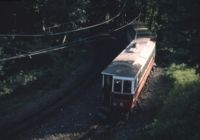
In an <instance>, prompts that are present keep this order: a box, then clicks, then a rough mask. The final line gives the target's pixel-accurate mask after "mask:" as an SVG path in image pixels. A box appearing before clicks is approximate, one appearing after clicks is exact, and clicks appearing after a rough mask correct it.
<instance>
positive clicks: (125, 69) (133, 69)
mask: <svg viewBox="0 0 200 140" xmlns="http://www.w3.org/2000/svg"><path fill="white" fill-rule="evenodd" d="M139 28H140V29H138V30H141V31H142V32H145V31H148V30H147V29H146V28H144V27H139ZM136 32H137V29H136ZM139 32H140V31H139ZM148 32H149V31H148ZM154 48H155V42H153V41H151V37H146V35H145V36H143V37H142V36H140V37H138V38H136V39H134V40H133V41H132V42H131V43H130V44H129V45H128V46H127V47H126V48H125V49H124V50H123V51H122V52H121V53H120V54H119V55H118V56H117V57H116V58H115V59H114V60H113V61H112V63H111V64H110V65H109V66H108V67H107V68H106V69H105V70H103V71H102V74H107V75H113V76H119V77H128V78H134V77H135V76H136V74H137V73H138V72H139V70H140V69H141V68H142V67H143V66H144V65H145V63H146V62H147V60H148V58H149V57H150V55H151V54H152V51H153V50H154Z"/></svg>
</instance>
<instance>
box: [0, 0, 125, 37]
mask: <svg viewBox="0 0 200 140" xmlns="http://www.w3.org/2000/svg"><path fill="white" fill-rule="evenodd" d="M127 1H128V0H125V2H124V4H123V6H122V8H121V10H120V11H119V12H118V14H117V15H115V16H113V17H112V18H110V19H108V20H106V21H103V22H100V23H98V24H94V25H91V26H87V27H83V28H79V29H73V30H68V31H63V32H57V33H51V32H49V33H42V34H0V37H44V36H58V35H65V34H69V33H75V32H80V31H84V30H89V29H92V28H96V27H99V26H102V25H105V24H108V23H110V22H111V21H113V20H115V19H116V18H118V17H119V16H120V15H121V14H122V12H123V10H124V8H125V7H126V4H127Z"/></svg>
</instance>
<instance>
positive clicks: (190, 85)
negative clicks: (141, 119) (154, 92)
mask: <svg viewBox="0 0 200 140" xmlns="http://www.w3.org/2000/svg"><path fill="white" fill-rule="evenodd" d="M166 75H167V76H168V77H169V79H171V80H172V81H173V87H171V89H170V90H169V93H168V94H167V96H165V98H163V99H162V100H163V107H162V108H161V111H160V112H159V114H158V115H157V117H156V119H154V121H153V122H152V123H151V124H149V125H146V127H145V128H144V130H143V133H142V134H141V138H139V139H145V138H148V139H152V140H159V139H163V140H169V139H171V140H177V139H182V140H187V139H199V133H200V127H199V126H200V111H199V108H200V103H199V100H200V94H199V93H200V77H199V75H198V74H197V73H196V71H195V69H192V68H189V67H187V66H186V65H184V64H182V65H175V64H173V65H172V66H171V67H170V68H169V69H168V70H167V72H166Z"/></svg>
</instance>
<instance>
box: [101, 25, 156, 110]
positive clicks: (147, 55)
mask: <svg viewBox="0 0 200 140" xmlns="http://www.w3.org/2000/svg"><path fill="white" fill-rule="evenodd" d="M133 27H134V30H135V37H134V39H132V41H131V43H130V44H129V45H128V46H127V47H126V48H125V49H124V50H123V51H122V52H121V53H120V54H119V55H118V56H117V57H116V58H115V59H114V60H113V61H112V62H111V64H110V65H108V67H107V68H106V69H104V70H103V71H102V73H101V74H102V87H103V99H104V104H105V106H106V107H108V108H109V109H110V110H112V111H113V110H115V111H118V112H131V111H132V110H133V109H134V108H135V107H136V104H137V101H138V97H139V96H140V94H141V90H142V88H143V87H144V85H145V82H146V80H147V78H148V76H149V74H150V72H151V70H152V67H153V65H154V62H155V45H156V43H155V41H153V39H152V36H150V35H149V32H150V31H149V30H148V29H147V28H145V27H144V26H138V25H133Z"/></svg>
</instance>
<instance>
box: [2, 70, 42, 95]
mask: <svg viewBox="0 0 200 140" xmlns="http://www.w3.org/2000/svg"><path fill="white" fill-rule="evenodd" d="M39 75H40V72H36V71H30V72H24V71H20V72H19V73H17V74H16V75H15V76H10V77H8V78H7V79H6V80H2V81H0V96H2V95H5V94H11V93H12V92H13V91H14V90H15V89H17V88H18V87H21V86H26V85H27V84H29V83H30V82H32V81H35V80H37V77H38V76H39Z"/></svg>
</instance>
